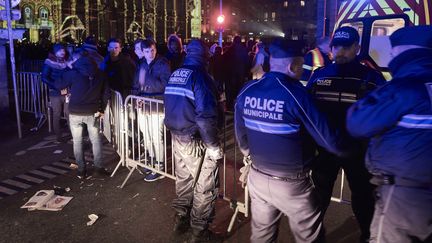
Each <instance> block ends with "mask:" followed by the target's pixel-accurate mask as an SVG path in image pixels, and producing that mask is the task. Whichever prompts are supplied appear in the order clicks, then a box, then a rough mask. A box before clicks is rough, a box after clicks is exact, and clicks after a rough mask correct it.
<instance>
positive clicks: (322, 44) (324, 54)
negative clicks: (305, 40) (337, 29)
mask: <svg viewBox="0 0 432 243" xmlns="http://www.w3.org/2000/svg"><path fill="white" fill-rule="evenodd" d="M331 63H332V60H331V50H330V38H329V37H328V36H325V37H321V38H319V39H317V47H316V48H314V49H312V50H310V51H308V53H306V56H305V61H304V64H303V74H302V76H301V78H300V82H302V83H303V84H307V82H308V81H309V79H310V77H311V76H312V73H313V72H314V71H315V70H316V69H317V68H320V67H324V66H327V65H330V64H331Z"/></svg>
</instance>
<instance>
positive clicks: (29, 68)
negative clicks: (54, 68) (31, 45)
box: [17, 59, 45, 72]
mask: <svg viewBox="0 0 432 243" xmlns="http://www.w3.org/2000/svg"><path fill="white" fill-rule="evenodd" d="M44 62H45V60H31V59H24V60H20V61H19V65H17V69H18V71H19V72H40V71H41V70H42V67H43V65H44Z"/></svg>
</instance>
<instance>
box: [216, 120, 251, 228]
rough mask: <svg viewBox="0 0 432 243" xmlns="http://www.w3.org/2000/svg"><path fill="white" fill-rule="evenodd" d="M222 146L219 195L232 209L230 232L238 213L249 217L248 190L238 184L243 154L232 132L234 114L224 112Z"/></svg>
mask: <svg viewBox="0 0 432 243" xmlns="http://www.w3.org/2000/svg"><path fill="white" fill-rule="evenodd" d="M221 136H222V137H221V141H222V146H223V150H224V152H225V153H224V158H223V168H222V192H221V194H220V197H222V199H223V200H225V201H228V202H229V203H230V207H231V208H232V209H234V214H233V216H232V217H231V220H230V223H229V225H228V229H227V231H228V232H231V230H232V228H233V226H234V222H235V219H236V218H237V216H238V213H242V214H244V216H245V217H249V206H250V204H249V190H248V187H247V185H246V186H245V188H242V187H241V184H239V177H240V172H239V170H240V168H241V167H242V166H243V155H242V153H241V152H240V150H239V148H238V146H237V142H236V140H235V134H234V114H233V112H225V117H224V127H223V131H222V135H221Z"/></svg>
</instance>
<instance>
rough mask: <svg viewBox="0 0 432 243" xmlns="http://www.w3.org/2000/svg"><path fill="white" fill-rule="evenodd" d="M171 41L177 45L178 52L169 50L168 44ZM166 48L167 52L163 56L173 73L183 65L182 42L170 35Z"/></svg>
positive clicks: (184, 54) (175, 36)
mask: <svg viewBox="0 0 432 243" xmlns="http://www.w3.org/2000/svg"><path fill="white" fill-rule="evenodd" d="M173 41H174V42H177V43H178V45H179V51H180V52H178V51H176V50H172V49H171V47H170V43H171V42H173ZM167 47H168V52H167V54H166V55H165V58H166V59H167V60H168V61H169V63H170V68H171V71H175V70H176V69H178V68H180V67H181V66H182V65H183V62H184V59H185V56H186V53H185V52H184V51H183V44H182V41H181V39H180V38H179V37H178V36H177V35H175V34H172V35H170V36H169V37H168V42H167Z"/></svg>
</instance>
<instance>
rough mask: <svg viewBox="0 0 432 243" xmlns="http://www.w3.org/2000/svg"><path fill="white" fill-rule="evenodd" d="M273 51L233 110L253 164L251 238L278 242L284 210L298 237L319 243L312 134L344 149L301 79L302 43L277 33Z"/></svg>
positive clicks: (241, 143) (244, 150)
mask: <svg viewBox="0 0 432 243" xmlns="http://www.w3.org/2000/svg"><path fill="white" fill-rule="evenodd" d="M269 50H270V72H268V73H266V74H265V75H264V77H263V78H261V79H259V80H253V81H250V82H249V83H248V84H246V85H245V87H244V88H243V89H242V91H240V94H239V96H238V97H237V103H236V106H235V112H234V126H235V135H236V140H237V143H238V145H239V148H240V151H241V152H242V154H243V155H244V156H245V160H246V161H248V162H249V163H248V164H249V165H250V161H252V164H251V165H250V167H249V168H250V170H249V171H250V173H249V176H248V177H247V178H248V179H247V184H248V186H249V191H250V197H251V206H252V208H251V212H252V223H251V227H252V235H251V242H276V239H277V236H278V224H279V221H280V218H281V217H282V215H283V214H285V215H287V216H288V220H289V225H290V227H291V230H292V232H293V234H294V238H295V239H296V242H298V243H300V242H321V241H322V240H324V234H323V233H324V232H323V227H322V216H321V212H320V207H319V206H320V205H319V200H318V195H317V193H316V191H315V189H314V186H313V183H312V181H311V178H310V169H311V164H312V161H313V160H314V156H315V155H314V154H315V143H314V141H313V140H312V139H311V137H312V138H313V139H314V140H315V141H316V143H318V144H319V145H320V146H323V147H325V148H326V149H327V150H328V151H331V152H332V153H341V151H340V149H339V146H338V145H337V144H338V143H337V141H338V138H337V137H336V133H335V131H333V130H332V129H331V128H329V126H328V123H327V120H326V118H325V116H323V115H322V114H321V113H320V112H319V111H318V110H317V108H316V107H315V105H314V102H313V100H312V98H311V97H310V96H309V95H308V93H307V90H306V89H305V88H304V87H303V86H302V85H301V83H300V82H299V81H298V80H299V78H300V76H301V72H302V64H303V55H302V51H301V44H300V43H299V42H298V41H290V40H287V39H284V38H276V39H275V40H273V42H272V43H271V45H270V47H269ZM309 135H310V136H309ZM242 177H245V176H244V175H242Z"/></svg>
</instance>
